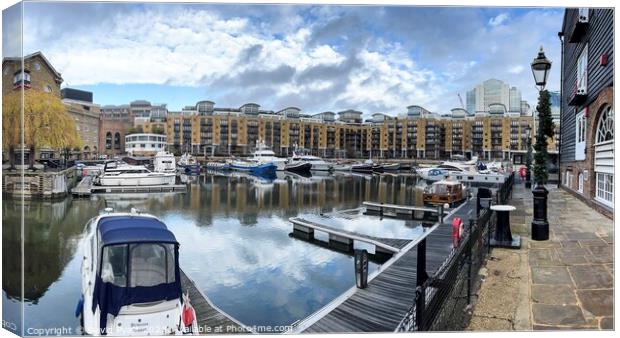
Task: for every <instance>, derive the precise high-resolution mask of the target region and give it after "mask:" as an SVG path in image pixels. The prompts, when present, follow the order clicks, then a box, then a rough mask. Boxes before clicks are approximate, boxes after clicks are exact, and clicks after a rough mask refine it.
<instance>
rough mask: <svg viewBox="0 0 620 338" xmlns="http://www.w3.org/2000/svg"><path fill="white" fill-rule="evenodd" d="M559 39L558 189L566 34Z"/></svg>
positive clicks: (560, 172) (560, 33)
mask: <svg viewBox="0 0 620 338" xmlns="http://www.w3.org/2000/svg"><path fill="white" fill-rule="evenodd" d="M558 39H560V52H561V56H560V121H559V122H558V123H559V126H558V130H559V131H560V137H559V138H558V188H560V186H561V185H562V168H561V163H562V113H563V112H564V100H563V98H564V33H563V32H558Z"/></svg>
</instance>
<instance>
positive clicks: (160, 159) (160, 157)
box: [153, 150, 177, 174]
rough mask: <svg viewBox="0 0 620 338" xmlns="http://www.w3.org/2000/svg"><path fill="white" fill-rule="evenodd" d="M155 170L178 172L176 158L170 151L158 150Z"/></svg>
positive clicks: (158, 171) (154, 160)
mask: <svg viewBox="0 0 620 338" xmlns="http://www.w3.org/2000/svg"><path fill="white" fill-rule="evenodd" d="M153 171H154V172H156V173H173V174H174V173H176V171H177V168H176V160H175V158H174V154H172V153H171V152H169V151H165V150H162V151H158V152H157V154H155V158H154V159H153Z"/></svg>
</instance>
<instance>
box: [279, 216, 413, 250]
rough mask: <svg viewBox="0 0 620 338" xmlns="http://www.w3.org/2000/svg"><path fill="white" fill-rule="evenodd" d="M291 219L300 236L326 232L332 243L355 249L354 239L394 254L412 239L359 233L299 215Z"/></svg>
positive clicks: (308, 237) (294, 231) (306, 237)
mask: <svg viewBox="0 0 620 338" xmlns="http://www.w3.org/2000/svg"><path fill="white" fill-rule="evenodd" d="M289 221H290V222H291V223H293V233H296V234H297V235H300V237H303V238H304V239H311V238H313V237H314V231H315V230H317V231H321V232H325V233H327V234H328V235H329V243H330V244H332V245H335V246H336V247H338V246H339V247H341V248H343V249H353V241H360V242H364V243H368V244H372V245H374V246H375V253H386V254H394V253H397V252H400V251H401V250H402V248H404V247H405V246H406V245H407V244H408V243H409V242H411V240H410V239H396V238H381V237H374V236H368V235H363V234H358V233H355V232H352V231H347V230H343V229H338V228H334V227H332V226H329V225H326V224H322V223H317V222H313V221H309V220H306V219H303V218H299V217H293V218H290V219H289Z"/></svg>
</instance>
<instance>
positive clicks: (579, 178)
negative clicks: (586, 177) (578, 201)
mask: <svg viewBox="0 0 620 338" xmlns="http://www.w3.org/2000/svg"><path fill="white" fill-rule="evenodd" d="M577 191H578V192H579V193H581V194H583V173H582V172H579V173H578V174H577Z"/></svg>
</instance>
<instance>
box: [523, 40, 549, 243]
mask: <svg viewBox="0 0 620 338" xmlns="http://www.w3.org/2000/svg"><path fill="white" fill-rule="evenodd" d="M531 67H532V74H533V75H534V82H535V83H536V86H537V87H538V90H539V98H540V99H539V108H538V109H537V110H538V128H537V130H538V133H537V136H536V137H537V141H536V142H537V144H536V145H537V152H542V153H541V154H539V155H537V159H536V165H537V168H536V170H537V173H536V187H535V188H534V189H533V190H532V195H533V202H534V215H533V220H532V240H535V241H545V240H548V239H549V221H548V220H547V196H548V195H549V191H547V189H546V188H545V185H544V184H545V182H544V178H541V175H540V174H539V172H538V171H540V170H541V168H540V167H542V168H543V169H545V170H546V168H545V167H544V165H545V164H544V161H546V158H545V159H543V160H542V161H541V160H540V158H539V157H540V156H543V154H544V150H545V149H540V148H541V145H540V144H542V145H544V146H545V147H546V143H547V142H546V141H545V138H546V137H547V135H545V131H544V130H543V123H546V122H545V121H544V119H545V116H544V115H543V111H542V109H541V107H540V104H541V102H544V101H543V100H544V99H545V97H546V98H547V99H548V95H543V94H546V93H544V92H543V91H544V90H545V85H546V84H547V78H548V77H549V70H550V69H551V61H549V59H547V57H546V56H545V52H544V51H543V48H542V46H541V47H540V51H539V52H538V56H537V57H536V58H534V61H532V64H531ZM528 139H529V138H528ZM539 141H541V142H540V144H539ZM528 144H530V142H528ZM543 148H544V147H543ZM528 172H529V170H528ZM528 181H529V180H528Z"/></svg>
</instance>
